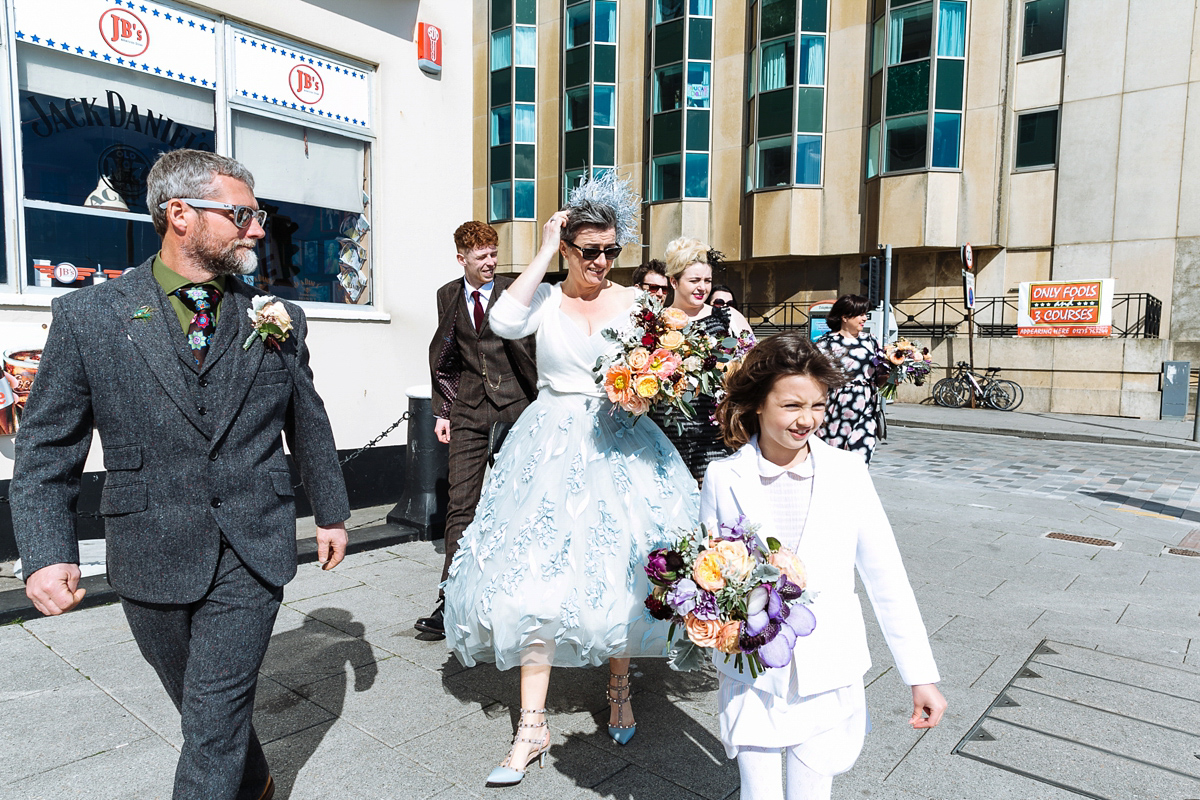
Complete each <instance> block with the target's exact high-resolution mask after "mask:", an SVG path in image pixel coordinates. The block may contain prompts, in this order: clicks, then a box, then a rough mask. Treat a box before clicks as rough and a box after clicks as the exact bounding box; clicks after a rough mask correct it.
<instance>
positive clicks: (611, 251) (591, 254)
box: [563, 239, 621, 261]
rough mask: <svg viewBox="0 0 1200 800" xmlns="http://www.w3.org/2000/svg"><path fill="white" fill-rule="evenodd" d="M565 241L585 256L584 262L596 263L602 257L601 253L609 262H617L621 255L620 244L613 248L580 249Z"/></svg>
mask: <svg viewBox="0 0 1200 800" xmlns="http://www.w3.org/2000/svg"><path fill="white" fill-rule="evenodd" d="M563 241H565V242H567V244H569V245H571V247H574V248H575V249H576V250H578V251H579V255H581V256H583V260H584V261H595V260H596V259H597V258H599V257H600V254H601V253H604V257H605V258H607V259H608V260H609V261H616V259H617V256H619V255H621V245H619V244H618V245H614V246H613V247H580V246H579V245H577V244H575V243H574V242H572V241H568V240H566V239H564V240H563Z"/></svg>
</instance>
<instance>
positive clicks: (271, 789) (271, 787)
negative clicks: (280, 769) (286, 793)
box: [258, 775, 275, 800]
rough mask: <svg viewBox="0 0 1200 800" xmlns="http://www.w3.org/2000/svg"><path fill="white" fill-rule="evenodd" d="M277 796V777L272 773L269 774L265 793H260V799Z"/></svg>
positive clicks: (264, 788) (267, 799)
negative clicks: (272, 775)
mask: <svg viewBox="0 0 1200 800" xmlns="http://www.w3.org/2000/svg"><path fill="white" fill-rule="evenodd" d="M274 796H275V779H274V778H273V777H271V776H270V775H268V776H267V785H266V786H264V787H263V793H262V794H261V795H259V798H258V800H271V798H272V797H274Z"/></svg>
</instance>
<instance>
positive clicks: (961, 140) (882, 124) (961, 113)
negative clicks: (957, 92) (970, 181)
mask: <svg viewBox="0 0 1200 800" xmlns="http://www.w3.org/2000/svg"><path fill="white" fill-rule="evenodd" d="M923 2H928V3H929V4H930V7H931V10H932V15H931V35H930V39H929V55H928V56H925V57H922V58H916V59H909V60H908V61H899V62H897V63H895V64H889V63H888V50H889V46H890V44H891V42H890V37H891V27H892V26H891V24H890V23H891V15H892V13H893V6H894V3H895V0H885V2H883V3H880V4H878V5H882V6H883V9H882V14H880V16H878V17H875V18H874V19H872V20H871V23H870V25H869V26H868V27H869V30H870V32H871V33H870V36H871V37H872V38H871V40H870V41H868V44H867V59H868V60H867V70H868V73H869V74H868V76H867V101H866V104H865V105H866V113H867V124H866V126H865V130H864V136H865V143H864V148H863V151H864V158H863V162H862V170H863V175H864V176H866V177H865V181H873V180H876V179H878V178H882V177H891V176H894V175H912V174H915V173H920V172H962V171H963V153H964V150H965V146H966V114H967V108H966V106H967V103H966V96H967V80H968V77H969V71H968V65H969V62H970V42H971V3H972V0H906V2H904V4H903V5H901V6H899V9H900V10H903V9H908V8H911V7H912V6H915V5H918V4H920V3H923ZM944 2H955V3H957V2H961V3H963V5H964V6H965V10H964V17H963V54H962V55H961V56H942V55H938V45H939V41H938V25H939V20H940V18H941V9H942V3H944ZM881 20H882V21H883V25H882V31H883V35H884V40H883V47H882V52H883V56H882V59H881V64H880V68H879V70H878V71H876V72H870V69H871V66H872V59H873V53H874V50H875V40H874V38H873V37H874V35H875V29H876V26H877V25H878V24H879V22H880V21H881ZM943 60H945V61H961V62H962V65H963V76H962V101H961V104H960V107H959V108H958V109H938V107H937V80H938V62H939V61H943ZM922 61H928V62H929V86H928V98H927V103H926V106H925V110H924V111H917V112H912V113H909V114H899V115H896V116H893V117H889V116H888V111H887V106H888V71H889V70H890V69H893V68H895V67H902V66H907V65H909V64H916V63H919V62H922ZM876 75H881V76H882V78H881V80H880V91H881V93H882V96H881V97H880V115H879V121H878V122H871V117H870V114H871V104H872V102H873V100H872V97H871V94H870V93H871V92H872V90H873V81H874V79H875V76H876ZM939 111H940V113H943V114H956V115H957V116H958V119H959V128H958V131H959V132H958V153H957V158H956V161H957V164H958V166H955V167H935V166H933V141H934V139H933V137H934V125H935V122H936V117H937V114H938V113H939ZM922 114H923V115H924V116H925V159H924V164H923V166H920V167H912V168H908V169H900V170H889V169H887V128H888V122H889V121H892V120H902V119H905V118H907V117H916V116H920V115H922ZM876 126H878V137H879V149H878V152H876V153H875V157H876V159H877V161H876V164H877V171H876V172H875V174H873V175H872V174H871V173H870V170H869V165H870V159H871V137H872V132H873V131H874V130H875V128H876Z"/></svg>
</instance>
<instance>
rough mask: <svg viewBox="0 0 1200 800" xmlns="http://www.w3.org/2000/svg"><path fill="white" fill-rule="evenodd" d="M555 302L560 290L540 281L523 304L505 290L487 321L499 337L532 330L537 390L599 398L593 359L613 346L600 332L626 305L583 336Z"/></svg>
mask: <svg viewBox="0 0 1200 800" xmlns="http://www.w3.org/2000/svg"><path fill="white" fill-rule="evenodd" d="M561 303H562V289H561V288H560V287H558V286H551V285H549V284H546V283H543V284H541V285H540V286H538V288H537V291H535V292H534V294H533V301H532V302H531V303H530V304H529V307H528V308H526V307H525V306H523V305H521V304H520V303H519V302H518V301H517V300H514V299H513V298H512V297H511V295H510V294H509V293H508V292H505V293H504V294H502V295H500V297H498V298H497V299H496V302H495V303H494V304H493V305H492V310H491V314H490V317H489V323H490V324H491V328H492V330H493V331H495V332H496V334H497V335H498V336H501V337H503V338H505V339H520V338H521V337H523V336H529V335H530V334H534V333H536V334H537V335H536V337H535V340H534V341H535V342H536V343H537V369H538V383H537V385H538V389H539V390H541V389H547V388H548V389H552V390H554V391H556V392H563V393H567V394H583V395H588V396H591V397H604V396H605V395H604V389H603V387H601V386H600V385H599V384H598V383H597V382H596V373H595V367H596V359H598V358H599V357H600V356H602V355H604V354H605V353H606V352H608V351H609V350H611V349H612V348H614V347H615V346H616V345H615V344H613V343H612V342H610V341H608V340H607V339H605V338H604V334H603V333H602V331H603V330H604V329H605V328H611V327H614V326H619V325H622V324H623V323H625V322H627V321H628V319H629V311H630V309H626V310H625V311H622V312H621V314H620V315H619V316H616V317H614V318H613V319H611V320H609V321H608V322H607V323H605V324H604V325H602V326H600V327H598V328H597V329H596V332H595V333H593V334H592V335H591V336H588V335H586V334H585V333H584V332H583V331H581V330H580V329H579V326H578V325H576V324H575V323H574V322H573V321H572V320H571V319H570V318H569V317H567V315H566V314H565V313H564V312H563V310H562V308H561ZM630 308H632V306H631V307H630Z"/></svg>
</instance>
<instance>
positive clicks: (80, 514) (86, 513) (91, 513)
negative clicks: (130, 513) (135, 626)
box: [0, 411, 412, 519]
mask: <svg viewBox="0 0 1200 800" xmlns="http://www.w3.org/2000/svg"><path fill="white" fill-rule="evenodd" d="M411 416H412V412H411V411H405V412H404V413H403V414H401V415H400V419H398V420H396V421H395V422H393V423H392V424H391V425H389V426H387V427H386V428H384V430H383V433H381V434H379V435H378V436H376V437H375V438H374V439H372V440H371V441H369V442H367V443H366V444H364V445H363V446H362V447H360V448H358V449H357V450H355V451H354V452H353V453H351V454H350V455H348V456H346V457H345V458H343V459H342V460H341V461H339V462H338V466H339V467H344V466H346V465H347V464H349V463H350V462H351V461H353V460H354V459H356V458H358V457H359V456H361V455H362V454H363V453H364V452H366V451H367V450H370V449H371V448H372V447H374V446H375V445H377V444H379V443H380V442H382V441H383V440H384V439H385V438H387V436H388V434H390V433H391V432H392V431H394V430H396V428H399V427H400V425H401V423H403V422H406V421H407V420H408V418H409V417H411ZM301 486H302V484H301V483H297V484H296V485H295V486H293V487H292V488H293V489H299V488H300V487H301ZM7 503H8V496H7V495H0V504H7ZM75 516H77V517H88V518H89V519H103V515H102V514H98V513H96V512H95V511H77V512H76V513H75Z"/></svg>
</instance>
